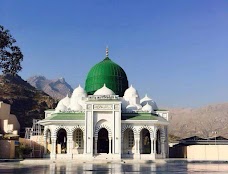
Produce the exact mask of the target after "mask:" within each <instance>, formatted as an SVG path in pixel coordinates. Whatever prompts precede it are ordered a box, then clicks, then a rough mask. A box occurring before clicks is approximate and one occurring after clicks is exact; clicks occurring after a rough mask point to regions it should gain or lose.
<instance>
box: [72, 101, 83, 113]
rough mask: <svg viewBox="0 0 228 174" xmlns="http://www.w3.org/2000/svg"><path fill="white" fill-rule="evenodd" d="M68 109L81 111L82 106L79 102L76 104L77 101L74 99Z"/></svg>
mask: <svg viewBox="0 0 228 174" xmlns="http://www.w3.org/2000/svg"><path fill="white" fill-rule="evenodd" d="M70 110H72V111H81V110H82V106H81V105H80V104H78V102H77V101H75V102H74V103H71V105H70Z"/></svg>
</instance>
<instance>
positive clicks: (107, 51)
mask: <svg viewBox="0 0 228 174" xmlns="http://www.w3.org/2000/svg"><path fill="white" fill-rule="evenodd" d="M106 57H108V46H106Z"/></svg>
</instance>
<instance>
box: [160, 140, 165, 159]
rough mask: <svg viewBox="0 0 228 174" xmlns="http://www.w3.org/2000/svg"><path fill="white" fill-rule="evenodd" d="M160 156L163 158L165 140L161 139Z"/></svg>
mask: <svg viewBox="0 0 228 174" xmlns="http://www.w3.org/2000/svg"><path fill="white" fill-rule="evenodd" d="M161 154H162V157H163V158H165V140H164V139H161Z"/></svg>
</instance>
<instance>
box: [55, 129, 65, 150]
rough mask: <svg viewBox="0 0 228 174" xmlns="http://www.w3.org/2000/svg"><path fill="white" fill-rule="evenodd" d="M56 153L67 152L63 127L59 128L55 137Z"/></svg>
mask: <svg viewBox="0 0 228 174" xmlns="http://www.w3.org/2000/svg"><path fill="white" fill-rule="evenodd" d="M56 145H57V146H56V153H57V154H59V153H67V133H66V130H65V129H60V130H59V131H58V133H57V139H56Z"/></svg>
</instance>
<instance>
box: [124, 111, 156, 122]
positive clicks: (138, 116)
mask: <svg viewBox="0 0 228 174" xmlns="http://www.w3.org/2000/svg"><path fill="white" fill-rule="evenodd" d="M159 118H160V117H158V116H157V115H156V114H152V113H122V115H121V120H160V119H159Z"/></svg>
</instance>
